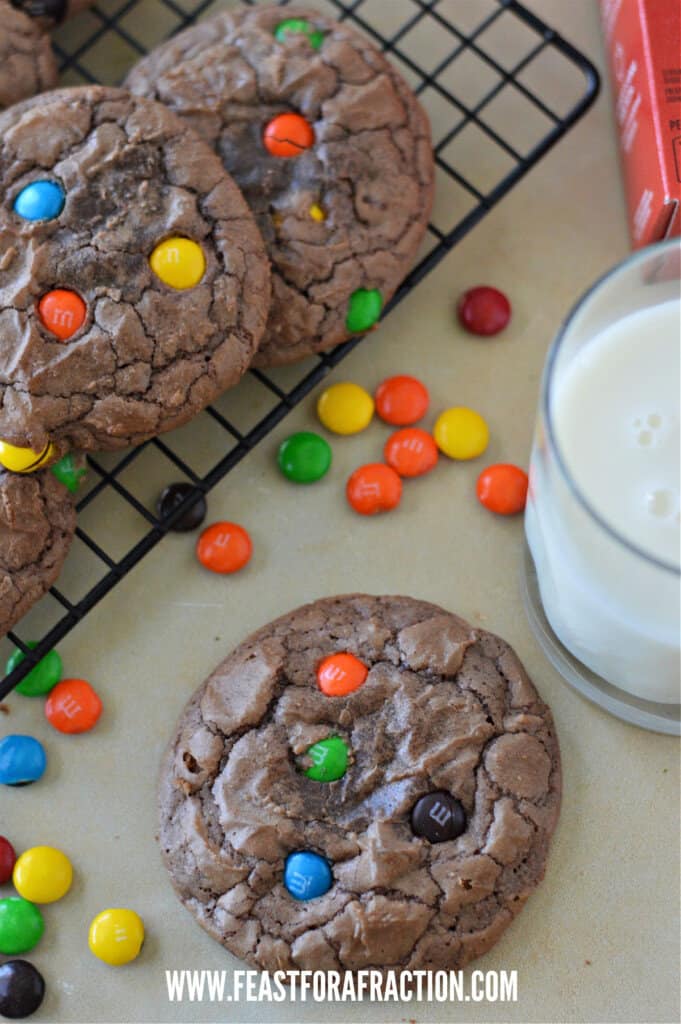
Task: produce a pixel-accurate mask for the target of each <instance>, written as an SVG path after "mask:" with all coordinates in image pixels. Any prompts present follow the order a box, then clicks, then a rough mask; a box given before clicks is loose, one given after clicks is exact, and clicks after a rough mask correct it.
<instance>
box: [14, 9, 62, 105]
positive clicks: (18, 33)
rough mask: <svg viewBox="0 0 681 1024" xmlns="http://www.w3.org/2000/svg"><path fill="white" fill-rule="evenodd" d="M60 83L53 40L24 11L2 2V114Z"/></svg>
mask: <svg viewBox="0 0 681 1024" xmlns="http://www.w3.org/2000/svg"><path fill="white" fill-rule="evenodd" d="M56 81H57V62H56V60H55V57H54V54H53V52H52V46H51V44H50V40H49V39H48V38H47V36H45V35H44V34H43V32H42V31H41V29H40V27H39V26H38V25H36V24H34V23H33V22H32V21H31V19H30V18H28V17H27V16H26V15H25V14H24V13H23V12H22V11H17V10H15V9H14V8H13V7H11V6H10V5H9V4H8V3H5V2H4V0H0V110H3V109H4V108H5V107H11V106H12V104H13V103H18V102H19V100H23V99H25V98H26V97H27V96H34V95H35V94H36V93H38V92H43V90H44V89H51V88H52V87H53V86H54V85H55V84H56Z"/></svg>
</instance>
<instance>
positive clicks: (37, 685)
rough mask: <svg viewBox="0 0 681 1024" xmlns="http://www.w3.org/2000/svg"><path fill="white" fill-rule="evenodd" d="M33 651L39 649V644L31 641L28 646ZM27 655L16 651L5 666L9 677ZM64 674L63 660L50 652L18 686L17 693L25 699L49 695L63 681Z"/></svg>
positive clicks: (55, 653) (53, 652) (54, 652)
mask: <svg viewBox="0 0 681 1024" xmlns="http://www.w3.org/2000/svg"><path fill="white" fill-rule="evenodd" d="M26 646H27V647H30V648H31V650H33V649H34V648H35V647H37V646H38V645H37V643H36V642H35V641H34V640H29V641H28V643H27V644H26ZM25 657H26V655H25V654H24V653H23V651H20V650H16V651H15V652H14V654H12V655H11V657H9V658H8V659H7V664H6V665H5V673H6V675H9V674H10V672H13V671H14V669H15V668H16V667H17V665H19V664H21V662H22V661H23V660H24V658H25ZM61 674H62V663H61V658H60V657H59V655H58V654H57V652H56V651H50V652H49V653H48V654H46V655H45V657H44V658H41V659H40V661H39V662H38V664H37V665H36V666H35V667H34V668H32V669H31V671H30V672H29V673H28V675H26V676H24V678H23V679H22V680H21V682H20V683H19V684H18V685H17V687H16V691H17V693H21V694H23V695H24V697H42V696H43V694H45V693H49V692H50V690H51V689H53V687H55V686H56V685H57V683H58V682H59V680H60V679H61Z"/></svg>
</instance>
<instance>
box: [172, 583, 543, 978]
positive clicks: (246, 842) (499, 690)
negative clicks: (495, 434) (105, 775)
mask: <svg viewBox="0 0 681 1024" xmlns="http://www.w3.org/2000/svg"><path fill="white" fill-rule="evenodd" d="M560 791H561V773H560V754H559V749H558V741H557V738H556V734H555V731H554V726H553V720H552V717H551V712H550V710H549V708H548V707H547V706H546V704H544V703H543V702H542V700H541V699H540V697H539V696H538V694H537V691H536V690H535V688H534V686H533V685H532V683H531V682H530V680H529V679H528V677H527V675H526V673H525V671H524V669H523V667H522V665H521V664H520V662H519V660H518V658H517V657H516V655H515V654H514V652H513V651H512V649H511V648H510V647H509V645H508V644H507V643H505V642H504V641H503V640H501V639H499V638H498V637H496V636H493V635H492V634H491V633H487V632H486V631H484V630H480V629H475V628H473V627H472V626H471V625H469V624H468V623H467V622H464V620H463V619H460V618H458V617H457V616H456V615H452V614H450V613H448V612H446V611H444V610H443V609H442V608H438V607H437V606H435V605H432V604H427V603H425V602H423V601H416V600H413V599H411V598H406V597H367V596H362V595H352V596H348V597H337V598H329V599H326V600H321V601H317V602H316V603H314V604H310V605H307V606H305V607H303V608H299V609H297V610H296V611H294V612H291V613H290V614H289V615H285V616H284V617H283V618H280V619H278V620H276V621H275V622H273V623H271V624H270V625H268V626H265V627H264V628H263V629H261V630H259V631H258V632H257V633H255V634H254V635H253V636H251V637H250V638H249V639H247V640H246V641H244V643H242V644H241V645H240V646H239V647H237V649H236V650H235V651H234V652H233V653H232V654H230V655H229V657H227V658H226V659H225V661H223V662H222V664H221V665H219V666H218V668H217V669H216V671H215V672H214V673H213V675H212V676H211V677H210V678H209V679H208V680H207V682H206V683H205V684H204V685H203V686H202V687H200V689H199V690H198V691H197V692H196V693H195V695H194V696H193V697H192V699H191V700H190V701H189V703H188V705H187V707H186V709H185V711H184V713H183V715H182V717H181V719H180V722H179V726H178V729H177V733H176V735H175V737H174V739H173V740H172V742H171V744H170V747H169V748H168V751H167V753H166V756H165V759H164V764H163V767H162V772H161V785H160V811H161V832H160V842H161V848H162V852H163V857H164V860H165V863H166V866H167V868H168V871H169V873H170V876H171V879H172V882H173V885H174V886H175V888H176V889H177V892H178V894H179V896H180V899H181V900H182V902H183V903H184V904H185V906H186V907H187V908H188V909H189V910H190V911H191V913H192V914H193V915H194V916H195V917H196V918H197V920H198V921H199V923H200V924H201V925H202V926H203V927H204V928H205V929H206V930H207V931H208V932H209V933H210V934H211V935H212V936H213V937H214V938H216V939H217V940H218V941H219V942H221V943H222V944H223V945H224V946H226V948H227V949H229V950H230V951H231V952H232V953H234V954H235V955H236V956H238V957H241V958H242V959H244V960H246V961H248V963H250V964H253V965H255V966H257V967H260V968H263V969H268V970H275V969H294V968H301V969H303V968H304V969H317V968H318V969H336V970H355V969H359V968H366V967H391V968H396V969H398V970H399V969H403V968H410V969H413V968H458V967H461V966H463V965H464V964H466V963H468V961H469V960H471V959H473V958H474V957H476V956H479V955H480V954H482V953H484V952H485V951H486V950H488V949H489V948H490V946H492V945H493V944H494V943H495V942H496V940H497V939H498V938H499V936H500V935H501V933H502V932H503V931H504V929H505V928H506V927H507V925H508V924H509V923H510V922H511V921H512V919H513V918H514V917H515V916H516V914H517V913H518V912H519V911H520V909H521V908H522V906H523V904H524V903H525V901H526V899H527V897H528V896H529V895H530V893H531V892H532V891H533V889H534V888H535V887H536V886H537V884H538V883H539V882H540V880H541V879H542V877H543V875H544V868H545V863H546V857H547V854H548V848H549V841H550V838H551V834H552V832H553V830H554V827H555V824H556V821H557V818H558V812H559V804H560Z"/></svg>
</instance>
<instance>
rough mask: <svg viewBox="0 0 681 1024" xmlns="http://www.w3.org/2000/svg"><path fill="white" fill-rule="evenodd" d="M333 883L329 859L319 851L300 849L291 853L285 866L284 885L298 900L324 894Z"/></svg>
mask: <svg viewBox="0 0 681 1024" xmlns="http://www.w3.org/2000/svg"><path fill="white" fill-rule="evenodd" d="M332 883H333V875H332V874H331V868H330V867H329V864H328V861H326V860H325V858H324V857H320V855H319V854H318V853H311V852H310V851H309V850H300V851H298V853H290V854H289V855H288V857H287V858H286V866H285V867H284V885H285V886H286V888H287V889H288V891H289V892H290V893H291V895H292V896H293V898H294V899H296V900H313V899H315V897H316V896H323V895H324V893H325V892H328V891H329V889H330V888H331V885H332Z"/></svg>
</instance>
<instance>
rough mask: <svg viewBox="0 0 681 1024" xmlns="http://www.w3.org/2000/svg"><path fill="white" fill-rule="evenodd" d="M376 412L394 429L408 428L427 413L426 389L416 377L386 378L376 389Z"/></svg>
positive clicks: (427, 396) (428, 399) (427, 395)
mask: <svg viewBox="0 0 681 1024" xmlns="http://www.w3.org/2000/svg"><path fill="white" fill-rule="evenodd" d="M375 398H376V412H377V413H378V415H379V416H380V417H381V419H382V420H384V421H385V422H386V423H391V424H392V425H393V426H394V427H409V426H411V424H412V423H417V422H418V420H420V419H421V417H422V416H425V414H426V412H427V411H428V403H429V401H430V396H429V394H428V389H427V388H426V386H425V385H424V384H422V383H421V381H420V380H417V379H416V377H407V376H406V375H401V376H398V377H388V379H387V380H384V381H383V383H382V384H379V385H378V387H377V389H376V395H375Z"/></svg>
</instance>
